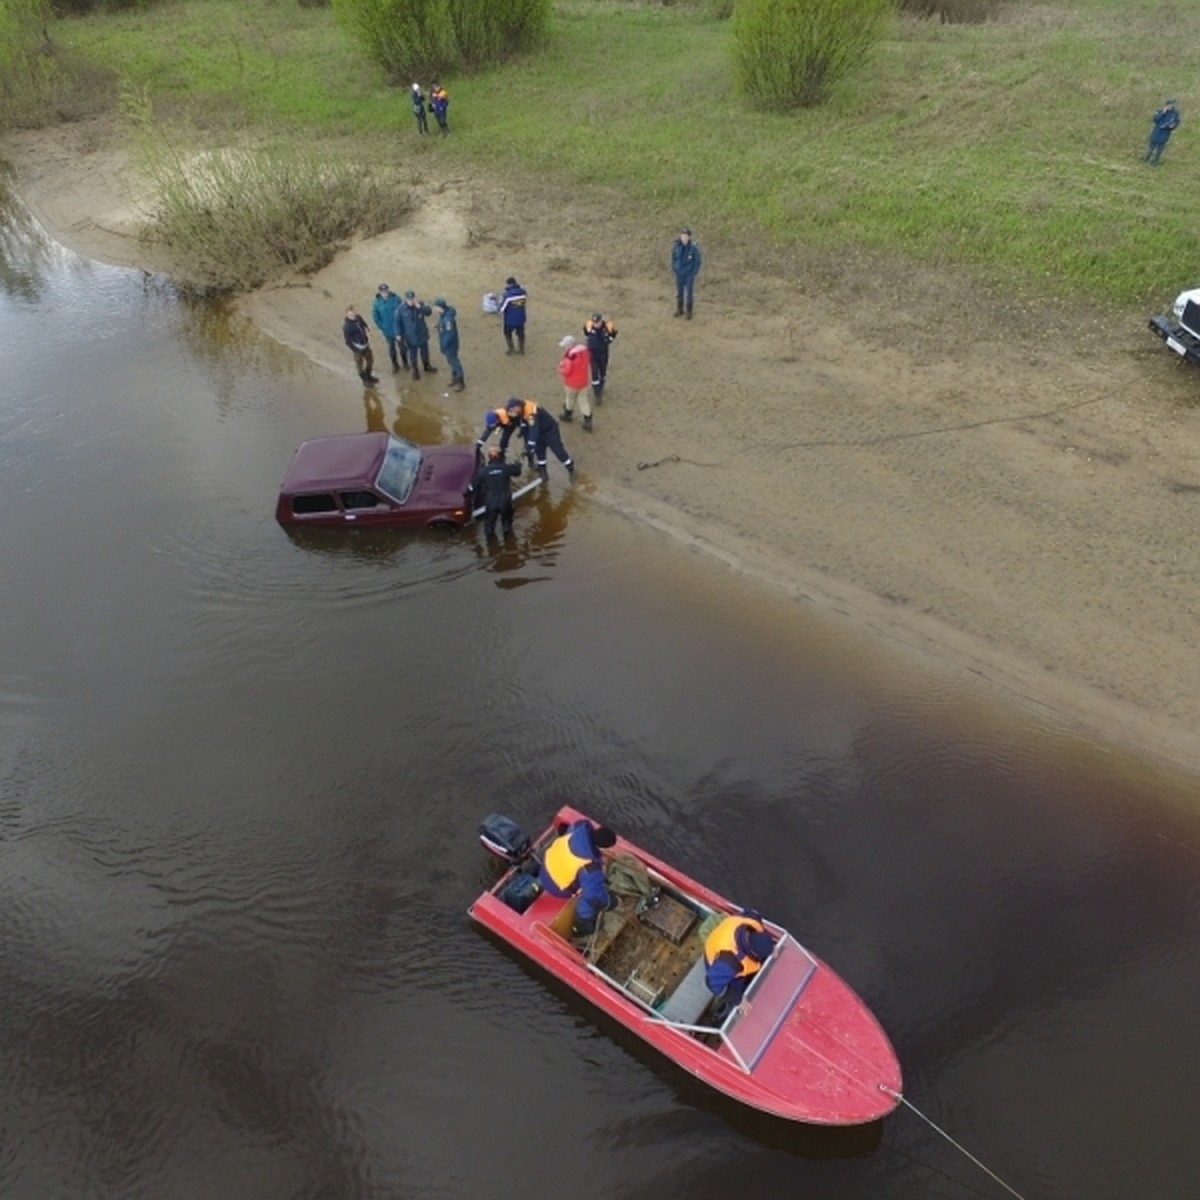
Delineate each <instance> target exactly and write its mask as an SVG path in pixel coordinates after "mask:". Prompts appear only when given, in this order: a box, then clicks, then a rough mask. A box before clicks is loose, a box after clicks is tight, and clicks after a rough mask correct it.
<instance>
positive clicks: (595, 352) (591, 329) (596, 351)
mask: <svg viewBox="0 0 1200 1200" xmlns="http://www.w3.org/2000/svg"><path fill="white" fill-rule="evenodd" d="M583 335H584V337H585V338H587V348H588V353H589V354H590V355H591V357H592V398H593V399H594V400H595V401H596V403H597V404H599V403H600V399H601V396H602V394H603V392H604V384H605V382H606V381H607V379H608V348H609V346H611V345H612V344H613V342H615V341H616V340H617V327H616V326H615V325H614V324H613V323H612V322H611V321H606V320H605V319H604V314H603V313H599V312H594V313H592V315H591V319H590V320H587V321H585V322H584V324H583Z"/></svg>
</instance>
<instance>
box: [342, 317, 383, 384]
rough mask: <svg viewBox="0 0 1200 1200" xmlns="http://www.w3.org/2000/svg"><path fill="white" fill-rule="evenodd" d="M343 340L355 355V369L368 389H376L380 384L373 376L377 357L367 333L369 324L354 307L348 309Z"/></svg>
mask: <svg viewBox="0 0 1200 1200" xmlns="http://www.w3.org/2000/svg"><path fill="white" fill-rule="evenodd" d="M342 339H343V341H345V343H346V345H347V346H348V347H349V348H350V353H351V354H353V355H354V369H355V370H356V371H357V372H358V377H359V379H361V380H362V381H363V384H364V385H365V386H366V387H374V386H375V384H377V383H378V382H379V380H378V379H376V378H375V376H374V375H372V374H371V368H372V367H373V366H374V365H375V356H374V355H373V354H372V353H371V335H370V334H369V333H368V332H367V323H366V321H364V320H363V319H362V317H361V316H359V314H358V311H357V309H355V307H354V305H353V304H352V305H350V307H349V308H347V309H346V319H345V320H344V321H343V322H342Z"/></svg>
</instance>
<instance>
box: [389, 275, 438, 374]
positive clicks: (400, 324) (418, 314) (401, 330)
mask: <svg viewBox="0 0 1200 1200" xmlns="http://www.w3.org/2000/svg"><path fill="white" fill-rule="evenodd" d="M431 316H433V309H432V308H430V307H429V305H428V304H426V303H425V302H424V301H423V300H418V299H417V294H416V292H405V293H404V303H403V304H401V305H400V307H399V309H398V310H397V312H396V332H397V334H399V335H400V337H401V338H403V339H404V344H405V346H407V347H408V358H409V365H410V366H411V367H412V377H413V378H414V379H420V378H421V366H424V368H425V371H426V373H427V374H430V375H432V374H433V372H434V371H436V370H437V367H435V366H433V364H432V363H430V361H429V326H428V325H427V324H426V323H425V318H426V317H431ZM418 360H419V362H418Z"/></svg>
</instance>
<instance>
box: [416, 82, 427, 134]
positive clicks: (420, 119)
mask: <svg viewBox="0 0 1200 1200" xmlns="http://www.w3.org/2000/svg"><path fill="white" fill-rule="evenodd" d="M412 110H413V116H414V117H415V118H416V121H417V132H418V133H419V134H421V135H422V137H423V136H424V135H425V134H427V133H428V132H429V121H428V120H427V119H426V117H425V96H424V95H423V94H422V92H421V85H420V84H419V83H414V84H413V85H412Z"/></svg>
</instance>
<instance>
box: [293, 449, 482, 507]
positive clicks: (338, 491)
mask: <svg viewBox="0 0 1200 1200" xmlns="http://www.w3.org/2000/svg"><path fill="white" fill-rule="evenodd" d="M474 473H475V450H474V448H473V447H471V446H418V445H416V444H415V443H413V442H410V441H408V440H407V439H406V438H402V437H395V436H394V435H393V434H390V433H349V434H344V435H343V436H341V437H324V438H314V439H313V440H312V441H310V442H304V443H302V444H301V445H300V447H299V448H298V449H297V450H296V455H295V457H294V458H293V459H292V465H291V466H290V467H289V468H288V472H287V475H286V477H285V478H284V481H283V486H282V487H281V488H280V489H279V504H278V505H277V506H276V509H275V516H276V519H277V520H278V521H279V523H280V524H281V525H288V526H293V527H294V526H314V527H317V528H330V527H340V528H345V527H346V526H347V525H418V526H424V527H428V528H440V527H449V526H457V525H465V524H467V522H469V521H470V519H471V508H470V505H469V504H468V502H467V500H466V499H465V498H464V495H463V493H464V492H466V491H467V489H468V488H469V487H470V483H471V476H472V475H473V474H474Z"/></svg>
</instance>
